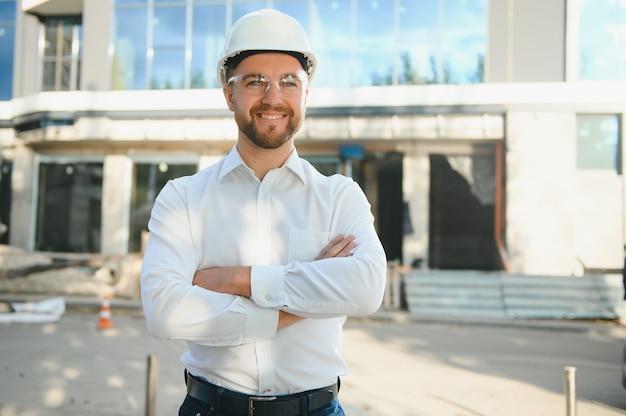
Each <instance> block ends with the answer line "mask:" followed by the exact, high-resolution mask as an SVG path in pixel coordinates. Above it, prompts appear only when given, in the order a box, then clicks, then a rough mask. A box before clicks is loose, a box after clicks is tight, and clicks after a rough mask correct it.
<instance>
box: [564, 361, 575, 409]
mask: <svg viewBox="0 0 626 416" xmlns="http://www.w3.org/2000/svg"><path fill="white" fill-rule="evenodd" d="M565 409H566V411H565V415H566V416H576V367H565Z"/></svg>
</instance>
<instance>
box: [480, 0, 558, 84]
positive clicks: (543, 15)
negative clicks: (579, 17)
mask: <svg viewBox="0 0 626 416" xmlns="http://www.w3.org/2000/svg"><path fill="white" fill-rule="evenodd" d="M565 9H566V1H565V0H491V1H489V2H488V22H487V25H488V35H487V39H488V45H487V60H486V62H485V82H558V81H563V80H564V78H565V25H566V14H565Z"/></svg>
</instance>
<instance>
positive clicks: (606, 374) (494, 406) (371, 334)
mask: <svg viewBox="0 0 626 416" xmlns="http://www.w3.org/2000/svg"><path fill="white" fill-rule="evenodd" d="M27 298H28V299H29V300H33V299H34V298H33V297H32V296H28V295H13V296H9V295H3V296H0V300H5V301H20V300H25V299H27ZM38 298H41V296H38ZM99 302H100V301H99V299H98V298H95V297H88V296H86V297H67V305H68V312H67V313H66V314H65V315H64V316H63V318H62V319H61V320H60V321H59V322H57V323H46V324H15V323H13V324H2V325H0V337H1V338H2V342H1V343H0V345H1V346H0V350H1V353H0V371H1V373H0V416H40V415H41V416H43V415H51V416H55V415H96V416H97V415H138V416H139V415H143V414H144V409H145V406H144V400H145V377H146V359H147V356H148V355H149V354H155V355H156V356H157V357H158V359H159V372H158V374H159V384H158V395H157V415H158V416H165V415H173V414H177V413H176V412H177V408H178V406H179V404H180V401H181V400H182V397H183V396H184V387H183V381H182V368H181V366H180V364H179V363H178V357H179V356H180V354H181V353H182V352H183V351H184V349H185V346H184V344H183V343H180V342H166V341H158V340H155V339H154V338H152V337H151V336H150V335H149V334H148V333H147V331H146V329H145V320H144V318H143V314H142V311H141V308H140V304H139V303H138V302H137V301H133V300H127V299H113V301H112V312H113V317H112V322H113V326H114V327H113V329H112V330H107V331H98V330H96V329H95V326H96V323H97V320H98V308H99ZM546 339H552V340H553V341H550V342H552V343H556V345H561V346H562V347H563V352H562V353H561V352H560V351H558V348H560V347H558V348H557V351H556V352H551V353H550V352H547V353H545V354H543V353H542V352H539V353H537V354H536V355H533V356H526V355H525V354H526V353H527V350H528V349H532V348H533V346H535V345H539V344H540V343H542V342H544V340H546ZM624 342H626V329H625V328H623V327H620V326H616V325H613V324H610V323H590V322H560V321H558V322H547V321H517V320H514V321H510V320H509V321H504V320H471V319H465V320H461V319H455V318H450V317H448V318H444V317H420V318H416V317H411V316H410V315H408V314H406V313H404V312H395V311H380V312H379V313H377V314H375V315H374V316H372V317H371V318H368V319H358V320H357V319H350V320H349V321H348V323H347V324H346V328H345V340H344V356H345V357H346V360H347V362H348V364H349V366H350V368H351V374H350V375H349V376H347V377H344V378H343V384H342V391H341V396H340V397H341V400H342V403H343V405H344V407H345V409H346V412H347V414H348V415H349V416H431V415H432V416H438V415H446V416H476V415H479V416H501V415H506V416H517V415H520V416H521V415H524V416H527V415H533V416H543V415H545V416H554V415H565V395H564V394H563V382H564V379H563V367H564V366H565V365H569V364H572V363H575V364H576V365H577V367H578V368H579V369H578V377H579V389H580V393H579V400H578V404H577V409H578V412H579V413H578V414H579V415H583V416H614V415H624V414H626V411H625V410H623V409H626V391H624V390H623V389H621V386H619V384H618V383H619V374H620V370H621V369H620V368H619V364H618V363H619V359H620V355H621V349H622V347H623V345H624ZM481 343H483V344H481ZM570 347H571V348H574V351H573V352H571V358H568V356H570V352H568V351H569V350H568V349H569V348H570ZM576 348H582V349H583V350H578V351H577V350H576ZM588 351H591V352H594V351H595V352H597V354H599V355H597V354H596V353H595V352H594V354H596V355H585V354H588ZM578 353H580V354H582V355H583V357H582V358H580V357H579V356H578V355H577V354H578ZM537 357H538V358H537ZM575 357H578V358H575ZM598 357H600V358H598ZM576 360H578V361H576ZM597 388H599V390H598V389H597Z"/></svg>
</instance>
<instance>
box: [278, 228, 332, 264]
mask: <svg viewBox="0 0 626 416" xmlns="http://www.w3.org/2000/svg"><path fill="white" fill-rule="evenodd" d="M328 236H329V233H328V232H325V231H315V230H302V229H296V228H291V229H290V230H289V255H288V261H290V262H292V261H313V260H315V258H316V257H317V256H318V255H319V254H320V253H321V251H322V249H323V248H324V247H325V246H326V244H328V241H329V240H328Z"/></svg>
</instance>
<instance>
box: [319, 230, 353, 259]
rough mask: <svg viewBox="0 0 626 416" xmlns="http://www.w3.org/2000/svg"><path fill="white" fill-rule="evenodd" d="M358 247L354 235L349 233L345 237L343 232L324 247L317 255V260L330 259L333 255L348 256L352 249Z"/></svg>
mask: <svg viewBox="0 0 626 416" xmlns="http://www.w3.org/2000/svg"><path fill="white" fill-rule="evenodd" d="M355 247H356V243H355V242H354V236H353V235H349V236H347V237H345V236H344V235H343V234H339V235H338V236H337V237H335V238H334V239H333V241H331V242H330V243H328V244H327V245H326V247H324V248H323V249H322V252H321V253H320V254H319V256H317V258H316V259H315V260H322V259H330V258H333V257H348V256H349V255H350V251H351V250H352V249H353V248H355Z"/></svg>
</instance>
